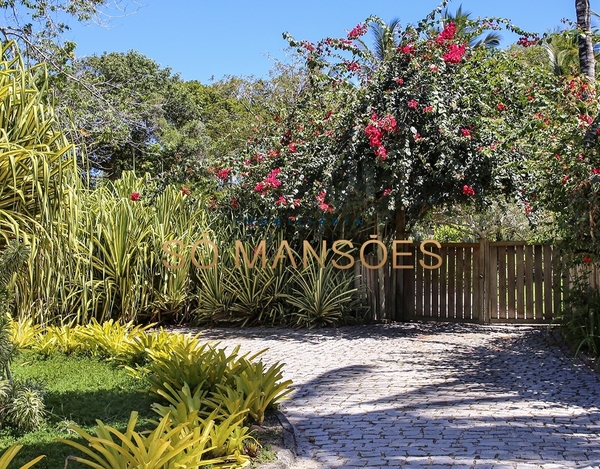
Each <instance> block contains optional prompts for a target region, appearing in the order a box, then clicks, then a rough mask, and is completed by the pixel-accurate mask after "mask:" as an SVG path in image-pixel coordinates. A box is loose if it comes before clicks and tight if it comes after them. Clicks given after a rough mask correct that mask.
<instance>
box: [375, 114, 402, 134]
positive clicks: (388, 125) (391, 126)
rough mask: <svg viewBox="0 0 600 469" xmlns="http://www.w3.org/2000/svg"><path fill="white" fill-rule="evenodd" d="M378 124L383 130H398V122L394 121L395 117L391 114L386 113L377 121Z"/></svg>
mask: <svg viewBox="0 0 600 469" xmlns="http://www.w3.org/2000/svg"><path fill="white" fill-rule="evenodd" d="M379 124H380V125H381V128H382V129H383V130H384V131H385V132H395V131H396V130H398V123H397V122H396V119H394V116H392V115H391V114H387V115H386V116H385V117H384V118H383V119H381V120H380V121H379Z"/></svg>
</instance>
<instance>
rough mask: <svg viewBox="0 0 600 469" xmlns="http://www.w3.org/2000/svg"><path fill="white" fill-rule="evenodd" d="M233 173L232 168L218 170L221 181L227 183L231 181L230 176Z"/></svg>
mask: <svg viewBox="0 0 600 469" xmlns="http://www.w3.org/2000/svg"><path fill="white" fill-rule="evenodd" d="M231 171H232V169H231V168H224V169H219V170H217V177H218V178H219V179H220V180H221V181H227V180H228V179H229V174H230V173H231Z"/></svg>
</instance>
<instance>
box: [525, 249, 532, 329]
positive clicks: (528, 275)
mask: <svg viewBox="0 0 600 469" xmlns="http://www.w3.org/2000/svg"><path fill="white" fill-rule="evenodd" d="M533 317H534V316H533V246H525V319H533Z"/></svg>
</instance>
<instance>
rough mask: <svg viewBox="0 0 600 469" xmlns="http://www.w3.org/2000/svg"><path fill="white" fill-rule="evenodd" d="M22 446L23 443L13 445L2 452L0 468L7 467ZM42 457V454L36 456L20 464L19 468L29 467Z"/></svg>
mask: <svg viewBox="0 0 600 469" xmlns="http://www.w3.org/2000/svg"><path fill="white" fill-rule="evenodd" d="M22 447H23V445H13V446H11V447H10V448H8V449H7V450H6V451H5V452H4V453H2V456H0V469H8V466H9V465H10V463H11V461H12V460H13V459H14V458H15V456H16V455H17V453H18V452H19V451H21V448H22ZM44 457H45V456H43V455H42V456H38V457H37V458H35V459H33V460H31V461H29V462H28V463H27V464H25V465H23V466H21V468H20V469H29V468H30V467H31V466H33V465H34V464H36V463H37V462H39V461H40V460H41V459H43V458H44Z"/></svg>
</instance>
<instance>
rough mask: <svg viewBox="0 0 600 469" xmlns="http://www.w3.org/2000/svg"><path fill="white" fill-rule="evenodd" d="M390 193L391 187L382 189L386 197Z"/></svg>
mask: <svg viewBox="0 0 600 469" xmlns="http://www.w3.org/2000/svg"><path fill="white" fill-rule="evenodd" d="M391 193H392V189H385V190H384V191H383V197H387V196H388V195H390V194H391Z"/></svg>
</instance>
